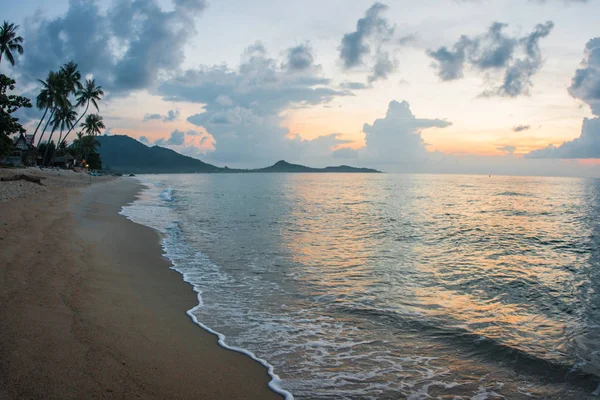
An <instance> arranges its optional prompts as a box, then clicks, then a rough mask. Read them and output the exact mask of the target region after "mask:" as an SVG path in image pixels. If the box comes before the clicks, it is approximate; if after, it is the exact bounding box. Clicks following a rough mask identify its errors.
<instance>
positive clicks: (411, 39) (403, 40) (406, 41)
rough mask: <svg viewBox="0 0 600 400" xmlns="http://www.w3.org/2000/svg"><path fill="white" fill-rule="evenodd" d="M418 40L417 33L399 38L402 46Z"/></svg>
mask: <svg viewBox="0 0 600 400" xmlns="http://www.w3.org/2000/svg"><path fill="white" fill-rule="evenodd" d="M416 41H417V35H416V34H414V33H411V34H408V35H405V36H402V37H400V38H399V39H398V44H399V45H401V46H408V45H410V44H413V43H415V42H416Z"/></svg>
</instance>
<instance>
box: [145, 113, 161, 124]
mask: <svg viewBox="0 0 600 400" xmlns="http://www.w3.org/2000/svg"><path fill="white" fill-rule="evenodd" d="M153 119H162V116H161V115H160V114H146V115H144V119H143V121H144V122H146V121H152V120H153Z"/></svg>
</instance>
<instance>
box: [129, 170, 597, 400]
mask: <svg viewBox="0 0 600 400" xmlns="http://www.w3.org/2000/svg"><path fill="white" fill-rule="evenodd" d="M144 179H145V180H146V181H147V182H148V183H149V184H150V189H149V190H148V192H147V193H146V194H145V198H144V199H142V200H140V201H138V202H137V203H136V204H134V206H132V207H131V209H130V210H128V211H127V212H129V213H130V214H131V215H135V218H137V219H138V220H140V221H142V222H145V223H147V224H151V225H152V224H153V225H154V226H157V224H158V225H161V224H162V226H159V228H162V229H164V230H165V231H167V232H168V233H169V234H170V236H169V240H168V241H167V244H166V245H167V250H168V251H169V257H171V258H172V259H173V260H174V261H175V263H176V264H177V265H178V266H180V267H181V269H185V271H186V273H188V274H192V275H193V276H194V277H195V278H194V279H196V281H195V282H196V283H197V285H198V288H199V289H200V290H202V297H203V301H204V306H203V307H202V308H200V309H199V310H198V312H197V317H198V319H199V320H200V321H202V322H204V323H205V324H206V325H208V326H210V327H212V328H213V329H215V330H217V331H220V332H222V333H224V334H225V335H226V336H227V337H228V339H227V341H228V342H229V343H230V344H233V345H237V346H241V347H244V348H248V349H250V350H252V351H254V352H255V353H257V354H258V355H259V356H261V357H263V358H265V359H266V360H268V361H269V362H270V363H272V364H273V365H274V366H275V370H276V372H277V373H278V374H279V375H280V376H281V378H282V379H283V386H284V387H285V388H286V389H288V390H290V391H291V392H292V393H294V395H295V396H296V397H297V398H307V399H319V398H323V399H325V398H349V399H350V398H352V399H363V398H403V397H408V398H414V399H418V398H436V397H439V398H448V399H454V398H456V399H463V398H464V399H469V398H474V399H485V398H490V399H492V398H510V399H520V398H523V399H524V398H556V399H562V398H593V397H594V395H593V393H594V392H595V391H596V389H597V387H598V382H600V358H599V355H600V340H599V339H600V335H599V333H600V314H599V306H600V300H599V297H598V291H599V289H600V288H599V287H598V285H600V279H599V278H600V276H599V274H600V272H599V261H600V260H599V252H598V244H599V241H598V238H599V237H600V232H599V221H600V181H597V180H589V179H564V178H523V177H518V178H517V177H491V178H490V177H487V176H485V177H478V176H436V175H394V174H385V175H366V174H365V175H362V174H298V175H293V174H287V175H286V174H282V175H279V174H271V175H269V174H264V175H262V174H257V175H180V176H168V177H166V176H147V177H145V178H144ZM157 184H158V185H159V186H155V185H157ZM165 188H172V201H170V202H168V203H167V202H164V201H161V200H160V198H159V196H158V195H157V194H158V193H160V192H161V191H163V190H165ZM165 208H167V209H168V215H167V214H166V213H165ZM174 221H176V222H177V223H176V224H173V222H174Z"/></svg>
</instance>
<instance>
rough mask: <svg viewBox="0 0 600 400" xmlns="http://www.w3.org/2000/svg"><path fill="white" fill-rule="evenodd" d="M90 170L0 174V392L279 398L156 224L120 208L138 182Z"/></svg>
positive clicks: (6, 395) (3, 395)
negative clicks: (222, 332) (37, 176)
mask: <svg viewBox="0 0 600 400" xmlns="http://www.w3.org/2000/svg"><path fill="white" fill-rule="evenodd" d="M21 172H22V171H21ZM16 173H19V171H16ZM49 174H50V173H49ZM84 180H85V179H81V177H80V176H77V177H75V178H74V179H73V180H72V181H69V178H68V177H67V178H65V177H64V176H61V177H60V178H57V177H54V178H53V177H49V178H47V180H45V181H44V182H45V183H46V185H45V186H44V187H34V186H30V185H35V184H33V183H29V182H20V183H21V184H22V185H20V186H19V185H18V183H17V184H15V183H14V182H0V199H3V202H2V203H1V204H0V249H1V250H2V251H1V252H0V399H2V400H4V399H135V398H143V399H271V398H272V399H276V398H281V397H280V396H279V395H277V394H275V393H273V392H271V391H270V390H269V389H268V387H267V384H268V381H269V379H270V378H269V376H268V374H267V371H266V369H265V368H264V367H262V366H261V365H260V364H258V363H256V362H254V361H252V360H251V359H250V358H248V357H246V356H245V355H242V354H239V353H235V352H232V351H228V350H225V349H223V348H221V347H219V346H218V344H217V338H216V337H215V336H213V335H211V334H209V333H207V332H206V331H204V330H202V329H201V328H199V327H198V326H196V325H195V324H193V322H192V321H191V319H190V318H189V317H188V316H187V315H186V314H185V312H186V311H187V310H188V309H190V308H192V307H193V306H195V305H196V304H197V298H196V294H195V293H194V292H193V291H192V288H191V286H189V285H188V284H187V283H185V282H183V280H182V277H181V275H180V274H179V273H178V272H176V271H173V270H171V269H169V267H170V264H169V262H168V260H166V259H165V258H163V257H162V251H161V248H160V245H159V236H158V233H157V232H156V231H154V230H152V229H150V228H147V227H144V226H141V225H137V224H135V223H133V222H131V221H129V220H127V219H126V218H124V217H122V216H120V215H118V212H119V210H120V208H121V206H122V205H124V204H126V203H128V202H131V201H133V200H134V198H135V194H136V192H137V191H138V190H139V189H140V185H139V184H137V183H136V182H135V181H134V180H132V179H130V178H116V179H109V178H98V177H93V180H94V182H96V183H94V184H92V185H90V184H89V179H88V183H87V184H85V182H84ZM5 184H10V185H11V186H10V188H12V189H11V194H10V195H5V196H4V197H2V195H1V193H2V191H3V190H7V188H9V186H4V187H3V186H2V185H5ZM23 185H25V186H23ZM23 188H24V189H23ZM32 193H34V194H33V195H32ZM8 197H12V199H10V200H9V199H8Z"/></svg>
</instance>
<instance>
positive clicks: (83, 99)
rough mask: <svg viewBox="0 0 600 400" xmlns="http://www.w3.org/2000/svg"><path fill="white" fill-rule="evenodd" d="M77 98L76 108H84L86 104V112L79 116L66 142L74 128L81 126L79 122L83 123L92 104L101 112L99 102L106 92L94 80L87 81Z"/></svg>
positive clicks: (78, 92)
mask: <svg viewBox="0 0 600 400" xmlns="http://www.w3.org/2000/svg"><path fill="white" fill-rule="evenodd" d="M76 96H77V103H76V104H75V105H76V107H83V105H84V104H85V110H84V111H83V114H81V115H80V116H79V119H78V120H77V122H75V125H73V127H72V128H71V129H69V131H68V132H67V134H66V135H65V140H66V139H67V136H69V133H71V131H72V130H73V128H74V127H76V126H78V125H79V121H81V118H83V116H84V115H86V114H87V112H88V109H89V107H90V103H92V104H93V105H94V107H96V111H100V109H99V108H98V101H100V100H101V99H102V96H104V91H103V90H102V86H96V81H95V80H94V79H86V80H85V86H84V87H83V88H82V89H79V90H78V91H77V93H76Z"/></svg>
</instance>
